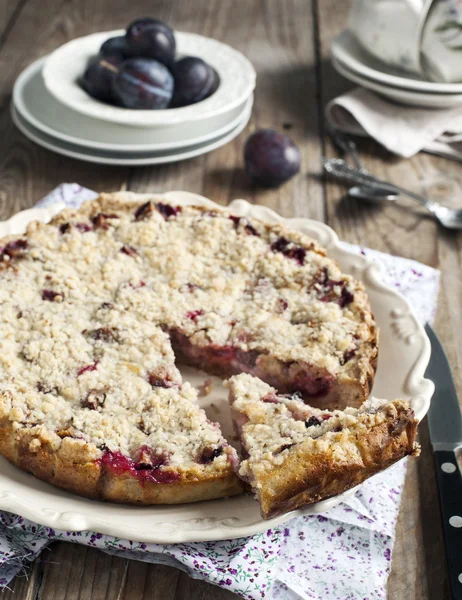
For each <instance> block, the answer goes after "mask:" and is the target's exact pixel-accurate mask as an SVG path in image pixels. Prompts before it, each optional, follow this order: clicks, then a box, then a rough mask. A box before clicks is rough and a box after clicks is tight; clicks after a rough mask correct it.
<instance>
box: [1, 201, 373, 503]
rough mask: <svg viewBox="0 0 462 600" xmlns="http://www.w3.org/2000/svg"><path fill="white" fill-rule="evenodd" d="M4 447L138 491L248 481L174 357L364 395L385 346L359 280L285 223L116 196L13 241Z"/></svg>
mask: <svg viewBox="0 0 462 600" xmlns="http://www.w3.org/2000/svg"><path fill="white" fill-rule="evenodd" d="M0 244H1V245H0V272H1V278H0V309H1V315H2V318H1V319H0V452H1V453H2V454H3V455H4V456H6V457H7V458H8V459H9V460H11V461H12V462H14V463H15V464H17V465H19V466H20V467H22V468H24V469H26V470H28V471H30V472H32V473H34V474H35V475H37V476H38V477H41V478H42V479H45V480H47V481H50V482H52V483H54V484H56V485H58V486H61V487H64V488H66V489H71V490H73V491H75V492H78V493H81V494H84V495H87V496H91V497H99V498H106V499H110V500H116V501H123V502H138V503H158V502H163V503H164V502H183V501H193V500H199V499H204V498H215V497H218V496H225V495H230V494H233V493H237V492H239V491H240V490H241V484H240V482H239V480H238V477H237V476H236V475H235V474H234V471H233V465H235V463H236V454H235V451H234V450H233V449H232V448H231V447H230V446H229V445H228V444H227V443H226V441H225V440H224V439H223V437H222V435H221V433H220V429H219V427H218V426H217V425H216V424H213V423H210V422H209V421H208V420H207V418H206V415H205V413H204V412H203V411H202V410H200V409H199V407H198V405H197V404H196V399H195V397H196V394H195V391H194V390H193V389H192V388H191V386H190V385H189V384H188V383H183V382H182V379H181V376H180V373H179V371H178V370H177V367H176V365H175V359H177V360H179V361H181V360H185V361H187V362H189V363H191V364H193V365H195V366H198V367H200V368H203V369H204V370H206V371H207V372H210V373H219V374H221V375H224V376H231V375H233V374H235V373H241V372H247V373H250V374H253V375H256V376H259V377H260V378H261V379H263V380H265V381H267V382H268V383H269V384H271V385H274V386H275V387H276V388H277V389H278V390H280V391H281V392H287V393H290V392H293V391H295V390H297V391H299V392H300V393H301V394H302V395H303V397H304V398H305V399H309V400H310V401H311V403H314V404H316V405H318V406H321V407H326V406H328V407H330V408H332V407H334V406H346V405H352V406H359V405H360V404H361V403H362V402H363V401H364V400H365V399H366V398H367V396H368V394H369V391H370V387H371V385H372V381H373V376H374V371H375V366H376V358H377V330H376V327H375V323H374V319H373V315H372V313H371V311H370V307H369V303H368V300H367V297H366V294H365V292H364V289H363V287H362V285H361V284H360V283H358V282H357V281H355V280H354V279H352V278H351V277H349V276H348V275H344V274H343V273H342V272H341V271H340V269H339V268H338V266H337V265H336V264H335V263H334V262H333V261H332V260H331V259H329V258H328V257H327V256H326V254H325V252H324V251H323V250H322V249H320V248H319V247H318V246H317V244H316V243H315V242H314V241H312V240H311V239H309V238H307V237H306V236H304V235H302V234H300V233H297V232H292V231H290V230H288V229H286V228H284V227H283V226H282V225H280V224H275V225H268V224H264V223H262V222H259V221H256V220H250V219H247V218H244V217H238V216H235V215H233V214H230V213H229V212H226V211H220V210H210V209H208V208H203V207H194V206H176V205H173V204H168V203H166V202H165V201H164V200H162V199H159V198H156V197H152V198H151V199H149V200H147V201H146V198H143V199H142V200H140V198H139V197H138V196H136V195H135V194H126V193H125V194H114V195H102V196H101V197H100V198H98V199H97V200H95V201H92V202H88V203H86V204H85V205H84V206H83V207H82V208H81V209H80V210H77V211H74V210H65V211H63V212H62V213H60V214H59V215H58V216H57V217H56V218H55V219H53V221H52V222H51V223H49V224H43V223H31V224H30V225H29V227H28V229H27V232H26V234H25V235H21V236H14V237H11V238H8V239H4V240H2V241H1V243H0Z"/></svg>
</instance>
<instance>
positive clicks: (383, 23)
mask: <svg viewBox="0 0 462 600" xmlns="http://www.w3.org/2000/svg"><path fill="white" fill-rule="evenodd" d="M348 28H349V30H350V31H351V32H352V33H353V34H354V35H355V37H356V39H357V40H358V42H359V43H360V44H361V46H362V47H363V48H364V49H365V50H367V51H368V52H369V53H370V54H372V55H373V56H375V57H376V58H378V59H379V60H381V61H382V62H385V63H387V64H389V65H391V66H394V67H397V68H399V69H402V70H403V71H408V72H409V73H414V74H418V75H420V76H422V77H424V78H425V79H429V80H432V81H440V82H453V81H462V0H354V3H353V7H352V10H351V13H350V17H349V23H348Z"/></svg>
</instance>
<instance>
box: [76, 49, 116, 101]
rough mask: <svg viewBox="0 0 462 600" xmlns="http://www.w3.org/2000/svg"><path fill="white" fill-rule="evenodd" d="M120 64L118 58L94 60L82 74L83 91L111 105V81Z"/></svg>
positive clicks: (98, 58) (107, 57) (109, 57)
mask: <svg viewBox="0 0 462 600" xmlns="http://www.w3.org/2000/svg"><path fill="white" fill-rule="evenodd" d="M121 62H122V60H121V58H120V57H118V56H105V57H97V58H96V59H94V60H93V61H92V62H91V63H90V64H89V65H88V67H87V69H86V71H85V73H84V74H83V77H82V80H81V84H82V87H83V89H84V90H85V91H86V92H87V93H88V94H90V96H93V98H96V99H97V100H102V101H103V102H111V103H113V102H114V97H113V80H114V77H115V75H116V74H117V73H118V70H119V65H120V64H121Z"/></svg>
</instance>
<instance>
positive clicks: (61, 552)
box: [34, 542, 129, 600]
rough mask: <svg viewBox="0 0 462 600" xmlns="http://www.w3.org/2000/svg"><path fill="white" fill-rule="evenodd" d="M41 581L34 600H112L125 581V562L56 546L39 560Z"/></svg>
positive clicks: (76, 547)
mask: <svg viewBox="0 0 462 600" xmlns="http://www.w3.org/2000/svg"><path fill="white" fill-rule="evenodd" d="M37 562H40V563H41V568H42V578H41V582H40V586H39V589H38V591H37V593H36V596H34V600H42V599H43V600H65V599H73V598H79V600H87V599H88V600H89V599H94V600H113V599H114V598H117V597H118V594H119V590H120V589H121V587H122V586H123V585H124V583H125V580H126V571H127V568H128V563H129V561H127V560H126V559H123V558H119V557H117V556H111V555H109V554H106V553H104V552H101V551H99V550H97V549H96V548H89V547H87V546H80V545H77V544H69V543H65V542H57V543H54V544H53V545H52V546H51V547H50V550H49V551H44V552H43V553H42V556H41V558H40V561H37Z"/></svg>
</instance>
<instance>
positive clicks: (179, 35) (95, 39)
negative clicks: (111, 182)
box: [42, 29, 256, 128]
mask: <svg viewBox="0 0 462 600" xmlns="http://www.w3.org/2000/svg"><path fill="white" fill-rule="evenodd" d="M124 33H125V31H124V30H122V29H118V30H116V31H105V32H100V33H93V34H92V35H87V36H85V37H81V38H77V39H75V40H72V41H71V42H68V43H67V44H64V45H63V46H61V47H60V48H58V49H57V50H55V51H54V52H52V53H51V54H50V55H49V56H48V58H47V60H46V62H45V65H44V67H43V71H42V74H43V79H44V82H45V86H46V87H47V89H48V91H49V92H50V94H51V95H53V96H54V97H55V98H56V99H57V100H58V101H59V102H61V103H62V104H64V105H66V106H68V107H69V108H71V109H72V110H74V111H77V112H80V113H82V114H84V115H86V116H87V117H92V118H94V119H101V120H105V121H110V122H112V123H119V124H121V125H129V126H131V127H142V128H145V127H165V126H167V125H180V124H182V125H185V124H189V123H192V122H194V121H204V120H207V119H211V118H214V117H216V116H218V115H222V114H225V113H228V112H229V111H231V110H233V109H234V108H237V107H238V106H242V104H243V103H245V101H246V100H247V99H248V98H249V96H250V94H251V93H252V92H253V89H254V87H255V79H256V73H255V69H254V68H253V66H252V64H251V63H250V62H249V61H248V60H247V59H246V58H245V56H244V55H243V54H241V53H240V52H238V51H237V50H234V49H233V48H231V47H230V46H228V45H226V44H223V43H221V42H218V41H217V40H213V39H211V38H207V37H204V36H201V35H197V34H195V33H184V32H181V31H176V32H175V37H176V41H177V51H178V55H179V56H184V55H191V56H198V57H199V58H202V59H204V60H205V61H206V62H208V63H209V64H210V65H211V66H212V67H213V68H214V69H215V70H216V71H217V73H218V75H219V77H220V85H219V87H218V89H217V91H216V92H215V93H214V94H213V95H212V96H210V98H206V99H205V100H203V101H202V102H198V103H197V104H191V105H189V106H184V107H181V108H170V109H166V110H131V109H128V108H120V107H118V106H111V105H110V104H105V103H104V102H99V101H98V100H95V99H94V98H92V97H91V96H89V95H88V94H87V93H86V92H85V91H84V90H83V89H82V88H81V87H80V85H79V83H78V80H79V78H80V77H81V76H82V74H83V73H84V71H85V68H86V65H87V63H88V61H89V59H90V58H91V57H92V56H94V55H95V54H98V51H99V49H100V47H101V44H102V43H103V42H104V41H106V40H107V39H108V38H110V37H113V36H117V35H123V34H124Z"/></svg>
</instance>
